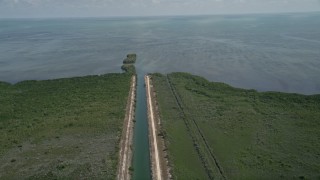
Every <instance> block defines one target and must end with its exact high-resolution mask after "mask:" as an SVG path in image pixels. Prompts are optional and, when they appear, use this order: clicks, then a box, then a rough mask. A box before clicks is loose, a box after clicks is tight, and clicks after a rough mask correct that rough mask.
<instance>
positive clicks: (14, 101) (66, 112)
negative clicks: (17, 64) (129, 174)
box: [0, 73, 131, 179]
mask: <svg viewBox="0 0 320 180" xmlns="http://www.w3.org/2000/svg"><path fill="white" fill-rule="evenodd" d="M130 79H131V75H130V74H128V73H125V74H106V75H102V76H86V77H80V78H66V79H57V80H46V81H23V82H20V83H18V84H15V85H10V84H7V83H0V102H1V103H0V134H1V136H0V164H1V166H0V172H1V173H0V179H1V178H2V179H7V178H22V177H23V178H31V179H44V178H45V179H50V178H52V179H55V178H76V179H78V178H89V177H90V178H104V179H115V175H116V166H117V163H118V159H117V158H118V157H117V155H118V143H119V136H120V133H121V127H122V125H123V119H124V114H125V107H126V102H127V97H128V92H129V88H130Z"/></svg>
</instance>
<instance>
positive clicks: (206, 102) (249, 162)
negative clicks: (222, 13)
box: [151, 73, 320, 179]
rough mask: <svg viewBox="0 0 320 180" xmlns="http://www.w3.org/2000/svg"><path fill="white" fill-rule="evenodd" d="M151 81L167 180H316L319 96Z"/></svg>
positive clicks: (182, 79)
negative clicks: (169, 179) (168, 173)
mask: <svg viewBox="0 0 320 180" xmlns="http://www.w3.org/2000/svg"><path fill="white" fill-rule="evenodd" d="M151 77H152V83H153V86H154V89H155V91H156V99H157V101H158V109H159V113H160V119H161V122H162V127H161V133H159V134H161V136H163V137H164V139H165V142H166V149H167V154H168V157H169V164H170V166H171V172H172V176H173V178H174V179H319V178H320V139H319V138H320V95H311V96H306V95H299V94H287V93H280V92H257V91H255V90H245V89H239V88H234V87H231V86H229V85H226V84H224V83H216V82H209V81H207V80H206V79H204V78H201V77H198V76H193V75H190V74H187V73H172V74H168V75H161V74H152V75H151Z"/></svg>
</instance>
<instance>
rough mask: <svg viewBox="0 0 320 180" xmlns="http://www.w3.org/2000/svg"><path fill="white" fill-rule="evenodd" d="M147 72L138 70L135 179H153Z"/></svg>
mask: <svg viewBox="0 0 320 180" xmlns="http://www.w3.org/2000/svg"><path fill="white" fill-rule="evenodd" d="M144 76H145V74H144V73H142V72H141V71H138V70H137V89H136V90H137V91H136V93H137V95H136V111H135V125H134V136H133V138H134V139H133V149H134V151H133V164H132V166H133V175H132V179H133V180H151V166H150V149H149V133H148V115H147V99H146V89H145V82H144Z"/></svg>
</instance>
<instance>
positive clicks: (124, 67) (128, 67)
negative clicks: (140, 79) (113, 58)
mask: <svg viewBox="0 0 320 180" xmlns="http://www.w3.org/2000/svg"><path fill="white" fill-rule="evenodd" d="M121 69H122V70H123V71H124V72H126V73H129V74H136V68H135V66H134V65H132V64H124V65H122V66H121Z"/></svg>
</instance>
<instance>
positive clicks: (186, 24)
mask: <svg viewBox="0 0 320 180" xmlns="http://www.w3.org/2000/svg"><path fill="white" fill-rule="evenodd" d="M129 52H134V53H137V54H138V62H137V66H139V67H140V68H141V69H142V70H143V71H144V72H161V73H169V72H175V71H186V72H190V73H193V74H196V75H201V76H204V77H205V78H207V79H209V80H211V81H220V82H225V83H228V84H230V85H233V86H236V87H242V88H253V89H257V90H259V91H283V92H297V93H303V94H315V93H320V13H305V14H277V15H230V16H191V17H187V16H184V17H135V18H132V17H131V18H87V19H86V18H83V19H0V80H1V81H7V82H11V83H16V82H18V81H22V80H26V79H37V80H38V79H52V78H61V77H71V76H82V75H91V74H104V73H109V72H120V66H121V64H122V60H123V58H124V57H125V55H126V54H127V53H129Z"/></svg>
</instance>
